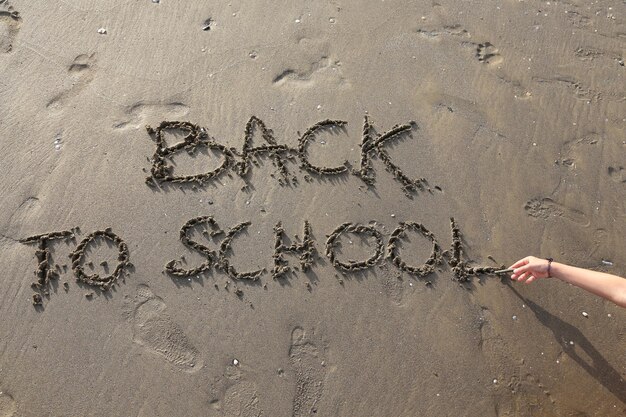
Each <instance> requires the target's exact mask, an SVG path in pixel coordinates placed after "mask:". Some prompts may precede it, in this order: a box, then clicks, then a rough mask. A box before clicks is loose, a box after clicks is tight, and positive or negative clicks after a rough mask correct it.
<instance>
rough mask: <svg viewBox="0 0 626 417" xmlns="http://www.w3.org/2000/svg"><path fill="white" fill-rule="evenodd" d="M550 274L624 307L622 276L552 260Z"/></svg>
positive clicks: (625, 294) (625, 289) (625, 290)
mask: <svg viewBox="0 0 626 417" xmlns="http://www.w3.org/2000/svg"><path fill="white" fill-rule="evenodd" d="M550 275H552V276H553V277H554V278H557V279H560V280H561V281H564V282H568V283H570V284H572V285H575V286H577V287H579V288H582V289H584V290H586V291H589V292H591V293H593V294H595V295H598V296H600V297H602V298H605V299H607V300H609V301H612V302H614V303H615V304H617V305H619V306H621V307H626V279H624V278H621V277H618V276H616V275H611V274H606V273H604V272H598V271H590V270H588V269H582V268H577V267H575V266H570V265H565V264H562V263H558V262H552V266H551V269H550Z"/></svg>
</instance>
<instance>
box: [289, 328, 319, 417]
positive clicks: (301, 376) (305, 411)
mask: <svg viewBox="0 0 626 417" xmlns="http://www.w3.org/2000/svg"><path fill="white" fill-rule="evenodd" d="M289 362H290V363H291V367H292V368H293V369H294V371H295V375H296V394H295V397H294V399H293V416H294V417H300V416H310V415H312V414H315V413H317V403H318V402H319V400H320V398H321V397H322V390H323V389H324V379H325V377H326V370H325V369H324V359H323V357H322V352H320V351H319V350H318V349H317V346H315V345H314V344H313V343H312V342H311V341H310V339H309V337H308V336H307V334H306V332H305V331H304V330H303V329H302V327H296V328H294V329H293V331H292V332H291V347H290V348H289Z"/></svg>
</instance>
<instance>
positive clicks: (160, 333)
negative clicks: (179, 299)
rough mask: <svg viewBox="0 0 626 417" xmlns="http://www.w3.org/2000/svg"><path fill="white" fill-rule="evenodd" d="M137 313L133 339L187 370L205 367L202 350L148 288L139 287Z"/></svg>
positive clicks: (134, 319) (134, 320)
mask: <svg viewBox="0 0 626 417" xmlns="http://www.w3.org/2000/svg"><path fill="white" fill-rule="evenodd" d="M135 300H136V307H135V309H134V312H133V317H132V319H133V340H134V341H135V343H137V344H139V345H141V346H143V347H145V348H146V349H147V350H149V351H150V352H152V353H155V354H157V355H159V356H162V357H163V358H165V359H166V360H167V361H168V362H170V363H171V364H173V365H175V366H177V367H178V368H180V369H182V370H184V371H187V372H189V371H197V370H199V369H200V368H201V367H202V361H201V360H199V358H198V350H197V349H196V348H195V347H194V346H193V345H192V344H191V342H190V341H189V340H188V338H187V336H186V335H185V333H184V332H183V330H182V329H181V328H180V326H179V325H178V324H176V323H175V322H173V321H172V319H171V318H170V317H169V315H168V314H167V306H166V305H165V303H164V302H163V300H162V299H161V298H160V297H157V296H156V295H154V293H153V292H152V290H151V289H150V288H149V287H148V286H147V285H140V286H139V287H138V288H137V294H136V297H135Z"/></svg>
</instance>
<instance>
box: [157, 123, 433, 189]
mask: <svg viewBox="0 0 626 417" xmlns="http://www.w3.org/2000/svg"><path fill="white" fill-rule="evenodd" d="M346 125H347V122H345V121H342V120H331V119H326V120H322V121H320V122H317V123H315V124H314V125H313V126H311V127H309V128H308V129H307V130H306V131H305V132H304V134H302V135H301V136H300V138H299V139H298V146H297V148H289V147H287V146H286V145H279V144H278V143H277V142H276V139H275V138H274V136H273V132H272V130H271V129H268V128H267V127H266V126H265V123H264V122H263V121H262V120H261V119H259V118H258V117H256V116H252V117H250V119H249V120H248V122H247V124H246V128H245V136H244V144H243V149H242V151H241V152H238V151H237V150H236V149H234V148H227V147H226V146H224V145H222V144H220V143H218V142H216V140H215V139H214V138H212V137H210V136H209V135H208V134H207V132H206V129H204V128H201V127H199V126H197V125H195V124H192V123H189V122H179V121H163V122H161V123H160V125H159V126H158V127H157V128H152V127H150V126H146V129H147V131H148V134H149V135H150V136H151V137H152V139H153V140H154V141H155V142H156V150H155V153H154V155H153V156H152V159H149V160H150V162H151V163H152V167H151V171H150V173H151V175H150V176H149V177H147V178H146V184H147V185H148V186H150V187H156V186H157V185H165V184H168V183H170V184H171V183H179V184H190V183H193V184H198V185H200V186H204V185H206V184H208V183H210V182H212V181H216V180H218V179H220V178H221V177H222V176H223V175H228V176H229V177H230V173H229V171H233V172H234V173H235V174H237V175H239V176H240V177H241V178H243V179H244V180H247V177H248V175H249V173H250V170H251V168H252V166H251V163H252V164H254V165H259V162H258V161H256V160H254V159H253V157H257V158H258V157H261V156H269V157H270V159H272V162H273V164H274V165H275V166H276V167H277V169H278V171H279V173H280V175H281V177H282V178H279V179H278V183H279V184H280V185H281V186H282V185H290V184H292V185H294V186H295V185H297V183H298V178H297V177H296V176H291V175H290V173H289V170H288V169H287V161H295V160H296V157H297V158H298V159H299V160H300V168H301V169H302V170H304V171H306V172H308V173H310V174H313V175H316V176H318V177H321V178H324V177H327V176H337V175H344V174H349V173H352V174H353V175H356V176H358V177H359V178H361V179H362V180H363V181H364V182H365V183H367V184H368V185H369V186H374V183H375V174H374V168H373V166H372V163H371V159H372V157H377V158H379V159H380V160H381V161H382V162H383V164H384V165H385V168H386V170H387V171H389V172H390V173H391V174H392V175H393V177H394V179H395V180H396V181H398V182H400V184H402V191H403V192H404V194H405V195H406V196H407V197H408V198H412V197H413V194H414V193H416V192H417V191H425V190H427V191H429V192H430V191H431V190H430V187H429V186H428V181H427V180H426V179H425V178H419V179H412V178H410V177H409V176H407V175H406V174H405V173H404V172H403V171H402V169H401V168H400V167H399V166H397V165H396V164H395V163H394V162H393V161H392V158H391V156H390V155H389V153H388V152H387V150H386V149H385V145H387V144H390V143H392V142H394V141H398V140H401V139H403V138H405V137H406V136H409V137H411V133H412V130H413V129H416V128H417V124H416V123H415V122H409V123H406V124H402V125H396V126H394V127H393V128H391V129H390V130H389V131H387V132H385V133H383V134H374V130H373V125H372V124H371V123H370V121H369V119H368V117H367V116H366V117H365V121H364V125H363V137H362V143H361V161H360V168H359V169H358V170H354V169H353V170H350V169H349V168H350V163H349V162H348V161H347V160H346V161H344V162H343V163H342V164H341V165H339V166H335V167H326V166H319V165H314V164H312V163H311V162H310V161H309V154H308V148H309V144H310V143H311V142H312V141H313V140H314V139H315V137H316V136H317V135H318V134H320V133H322V132H324V131H330V132H337V131H338V130H339V129H345V126H346ZM256 130H260V132H261V137H262V139H263V140H264V141H265V142H266V143H265V144H263V145H261V146H257V147H253V145H252V139H253V136H254V132H255V131H256ZM175 132H184V133H185V135H184V137H183V140H182V141H181V142H178V143H176V144H173V145H167V144H166V140H165V137H164V134H165V133H175ZM202 148H207V149H209V150H211V151H213V153H214V154H217V155H218V159H222V161H221V164H220V165H219V166H218V167H216V168H215V169H213V170H212V171H209V172H205V173H200V174H195V175H175V174H174V172H173V171H174V165H175V164H174V163H173V162H172V161H171V159H172V157H173V156H174V155H176V154H179V153H180V152H181V151H183V150H185V151H187V153H189V155H190V156H195V155H197V153H198V151H199V150H201V149H202ZM167 160H170V161H169V162H168V161H167ZM271 176H272V177H274V174H272V175H271ZM290 177H291V178H290ZM305 179H307V181H309V180H310V177H309V176H308V175H305ZM290 181H291V182H290Z"/></svg>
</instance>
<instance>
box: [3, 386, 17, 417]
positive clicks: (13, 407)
mask: <svg viewBox="0 0 626 417" xmlns="http://www.w3.org/2000/svg"><path fill="white" fill-rule="evenodd" d="M16 411H17V403H16V402H15V400H14V399H13V397H11V396H10V395H9V394H7V393H5V392H2V391H0V417H12V416H14V415H15V412H16Z"/></svg>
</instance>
